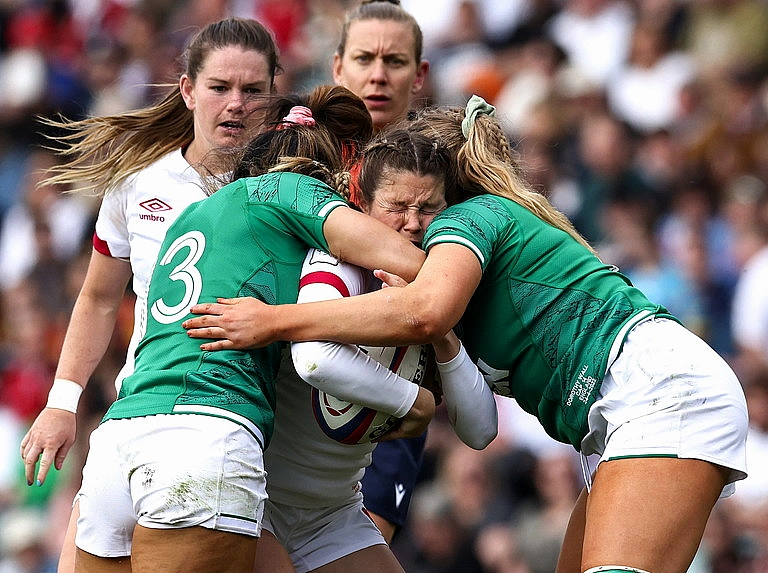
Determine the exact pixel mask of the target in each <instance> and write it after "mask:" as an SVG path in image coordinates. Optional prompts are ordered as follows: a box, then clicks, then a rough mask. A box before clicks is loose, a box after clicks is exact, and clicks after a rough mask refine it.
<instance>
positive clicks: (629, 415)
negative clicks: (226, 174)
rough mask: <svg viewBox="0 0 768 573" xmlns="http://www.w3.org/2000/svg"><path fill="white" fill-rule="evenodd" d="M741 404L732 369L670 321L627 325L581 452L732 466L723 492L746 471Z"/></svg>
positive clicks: (743, 408) (730, 490)
mask: <svg viewBox="0 0 768 573" xmlns="http://www.w3.org/2000/svg"><path fill="white" fill-rule="evenodd" d="M747 421H748V419H747V404H746V400H745V398H744V391H743V390H742V387H741V384H740V383H739V380H738V379H737V378H736V375H735V374H734V373H733V371H732V370H731V368H730V367H729V366H728V364H726V362H725V360H723V359H722V358H721V357H720V356H719V355H718V354H717V353H716V352H715V351H714V350H712V349H711V348H710V347H709V346H708V345H707V344H706V343H705V342H704V341H703V340H701V339H700V338H699V337H698V336H696V335H695V334H693V333H691V332H690V331H688V330H687V329H685V328H684V327H683V326H681V325H680V324H678V323H677V322H675V321H673V320H669V319H665V318H652V319H648V320H645V321H643V322H641V323H639V324H637V325H636V326H635V327H633V328H632V330H630V331H629V335H628V336H627V339H626V341H625V343H624V347H623V348H622V351H621V353H620V354H619V356H618V357H617V359H616V360H615V361H614V363H613V364H612V365H611V367H610V368H609V369H608V373H607V375H606V376H605V379H604V380H603V384H602V386H601V388H600V394H599V396H598V400H597V401H596V402H595V403H594V404H593V405H592V407H591V408H590V410H589V433H588V434H587V436H586V437H585V438H584V440H583V441H582V443H581V450H582V453H583V454H585V455H589V454H598V455H600V461H605V460H611V459H616V458H626V457H654V456H669V457H678V458H694V459H699V460H705V461H708V462H711V463H713V464H717V465H720V466H723V467H726V468H730V469H731V473H730V475H729V477H728V485H727V486H726V488H725V489H724V490H723V496H727V495H730V494H731V493H733V490H734V486H733V482H735V481H737V480H740V479H744V478H745V477H746V475H747V474H746V447H745V444H746V437H747Z"/></svg>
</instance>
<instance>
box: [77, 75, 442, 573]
mask: <svg viewBox="0 0 768 573" xmlns="http://www.w3.org/2000/svg"><path fill="white" fill-rule="evenodd" d="M285 102H290V103H294V104H298V103H304V104H305V105H303V106H302V105H294V106H293V107H292V108H291V109H290V113H288V114H287V115H286V116H285V117H284V119H283V120H282V121H281V122H279V123H278V125H277V126H276V128H275V129H272V130H269V131H267V132H265V133H263V134H261V135H259V136H257V137H256V138H255V139H254V140H253V141H252V142H251V143H250V144H249V145H248V147H247V149H246V150H245V153H244V156H243V158H242V160H241V162H240V164H239V165H238V167H237V168H236V169H235V172H234V177H235V179H236V180H235V181H234V182H232V183H230V184H228V185H226V186H224V187H223V188H221V189H220V190H218V191H217V192H216V193H215V194H213V195H212V196H211V197H210V198H208V199H205V200H204V201H201V202H198V203H196V204H194V205H191V206H189V207H188V208H187V209H186V210H185V211H184V212H183V213H182V214H181V215H180V216H179V218H178V219H177V221H176V222H175V223H174V224H173V225H171V227H170V228H169V230H168V232H167V234H166V238H165V240H164V242H163V244H162V247H161V249H160V254H159V258H158V260H157V263H156V265H155V269H154V272H153V274H152V279H151V281H150V287H149V293H148V297H147V303H146V305H145V309H144V314H143V317H144V319H145V320H146V330H145V335H144V337H143V339H142V340H141V342H140V343H139V346H138V349H137V354H136V367H135V371H134V372H133V374H131V375H130V376H128V377H126V379H125V380H124V381H123V384H122V386H121V389H120V394H119V396H118V399H117V401H116V402H115V403H114V404H113V405H112V406H111V407H110V408H109V410H108V411H107V414H106V415H105V417H104V420H103V422H102V424H101V425H100V426H99V427H98V428H97V429H96V430H95V431H94V432H93V434H92V435H91V447H90V451H89V455H88V460H87V461H86V465H85V468H84V469H83V484H82V487H81V489H80V492H79V493H78V501H79V504H80V518H79V520H78V527H77V536H76V540H75V541H76V545H77V547H78V550H77V556H76V563H75V569H76V571H105V570H106V571H112V570H115V571H118V570H126V571H127V570H131V568H133V570H142V571H149V570H157V571H161V570H168V571H170V570H173V571H181V570H184V571H248V572H250V571H251V570H252V569H253V563H254V555H255V550H256V545H257V543H256V541H257V539H258V536H259V533H260V529H261V516H262V512H263V503H264V499H265V496H266V492H265V479H266V476H265V472H264V465H263V449H264V448H266V447H267V445H268V443H269V439H270V437H271V433H272V424H273V416H274V401H275V389H274V380H275V374H276V372H277V367H278V364H279V357H280V347H279V345H270V346H267V347H264V348H260V349H255V350H246V351H240V350H236V351H228V352H224V353H209V352H200V349H199V347H198V344H197V343H196V341H193V340H191V339H189V338H188V337H187V336H186V333H185V332H184V330H183V329H182V328H181V327H180V323H181V321H182V320H184V319H185V318H187V317H189V308H190V307H191V306H192V305H194V304H196V303H197V302H206V301H214V300H216V299H215V297H216V296H217V295H222V294H224V295H228V296H232V297H235V296H243V295H250V296H253V297H255V298H258V299H259V300H261V301H264V302H267V303H270V304H277V303H283V302H295V301H296V297H297V293H298V284H299V274H300V271H301V266H302V263H303V260H304V257H305V255H306V253H307V250H308V248H309V247H315V248H320V249H323V250H326V251H328V252H331V253H334V254H335V255H336V256H338V257H339V258H340V259H342V260H346V261H349V262H351V263H353V264H357V265H361V266H364V267H367V268H371V269H374V268H388V269H392V270H394V271H396V272H402V273H404V274H405V275H406V276H408V277H409V278H413V277H414V276H415V274H416V272H417V270H418V268H419V267H420V265H421V263H422V262H423V259H424V254H423V252H422V251H421V250H420V249H418V248H417V247H415V246H413V245H412V244H411V243H410V241H408V240H407V239H406V238H405V237H402V236H401V235H399V234H398V233H397V232H396V231H394V230H393V229H390V228H389V227H388V226H386V225H384V224H383V223H379V222H378V221H375V220H373V219H372V218H371V217H368V216H367V215H364V214H362V213H360V212H357V211H355V210H353V209H350V208H349V207H348V205H347V203H346V202H345V201H344V200H343V199H342V197H341V195H339V194H337V193H336V192H335V191H334V189H333V188H331V187H330V185H333V186H334V188H336V187H337V185H338V186H340V187H343V182H344V180H345V179H344V178H341V179H340V180H338V179H339V178H337V176H336V175H335V174H339V173H343V163H342V157H341V155H342V151H341V150H342V149H343V148H344V147H345V144H348V143H350V140H352V139H354V138H360V139H365V137H367V135H368V134H370V132H371V125H370V115H369V114H368V112H367V110H366V109H365V106H364V105H363V103H362V101H361V100H360V99H359V98H357V97H356V96H354V94H352V93H351V92H349V91H348V90H347V89H346V88H341V87H321V88H317V89H316V90H315V91H314V92H313V93H312V94H311V95H310V97H309V98H308V99H307V101H306V102H299V101H293V98H290V97H287V98H277V99H276V103H275V104H274V107H275V108H276V109H283V108H285V107H286V106H285ZM346 180H348V177H347V178H346ZM368 240H373V243H371V245H370V246H367V241H368ZM382 246H385V247H386V248H382ZM433 412H434V398H433V397H432V394H431V393H430V392H429V391H427V390H425V389H420V390H419V395H418V397H417V398H416V402H415V403H414V406H413V407H412V408H411V411H410V412H409V413H408V414H407V415H406V418H404V420H405V421H406V424H411V425H412V426H413V434H414V435H418V434H420V433H421V432H423V431H424V428H425V427H426V424H427V423H428V422H429V420H430V418H431V416H432V414H433ZM128 555H130V559H127V556H128Z"/></svg>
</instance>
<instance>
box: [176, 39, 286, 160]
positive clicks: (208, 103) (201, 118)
mask: <svg viewBox="0 0 768 573" xmlns="http://www.w3.org/2000/svg"><path fill="white" fill-rule="evenodd" d="M179 87H180V89H181V94H182V97H183V98H184V102H185V103H186V104H187V108H188V109H190V110H192V113H193V114H194V122H195V137H194V140H193V141H192V143H191V144H190V146H189V148H188V149H187V152H186V157H187V160H188V161H189V162H190V163H194V162H199V161H201V160H202V159H203V158H204V157H205V155H206V154H207V153H208V152H210V151H211V150H213V149H216V148H221V147H226V148H230V147H235V146H238V145H244V144H245V143H246V142H247V140H248V139H249V138H250V137H252V136H253V134H254V129H255V127H256V126H258V125H259V120H260V117H259V116H260V114H256V113H254V111H255V110H256V108H257V105H258V101H259V98H258V97H256V96H259V95H263V94H268V93H269V92H270V91H271V90H272V78H271V74H270V68H269V63H268V61H267V57H266V56H265V55H264V54H263V53H262V52H257V51H255V50H245V49H243V48H242V47H240V46H227V47H224V48H220V49H218V50H212V51H211V52H210V53H209V54H208V57H207V58H206V59H205V61H204V62H203V66H202V68H201V69H200V72H199V73H198V76H197V79H196V80H194V81H193V80H192V78H190V77H189V76H187V75H186V74H184V75H182V76H181V79H180V80H179Z"/></svg>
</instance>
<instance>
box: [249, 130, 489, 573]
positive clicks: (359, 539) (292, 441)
mask: <svg viewBox="0 0 768 573" xmlns="http://www.w3.org/2000/svg"><path fill="white" fill-rule="evenodd" d="M399 133H400V134H401V135H403V136H404V137H402V138H400V139H397V140H387V139H380V140H379V141H378V143H377V144H375V145H373V146H371V147H370V148H368V149H367V150H366V152H365V153H364V161H363V167H362V172H361V176H360V181H359V183H360V191H361V198H362V201H361V202H362V206H363V210H364V211H365V212H367V213H368V214H369V215H372V216H373V217H374V218H376V219H379V220H381V221H383V222H384V223H387V224H388V225H390V226H391V227H392V228H394V229H395V230H397V231H398V232H400V234H402V235H404V236H405V237H407V238H408V239H409V240H410V241H412V242H414V243H417V244H420V243H421V240H422V238H423V236H424V232H425V231H426V228H427V225H428V224H429V222H430V221H431V220H432V219H433V218H434V217H435V215H437V214H438V213H439V212H440V211H441V210H442V209H443V208H445V206H446V201H445V195H446V181H447V182H452V178H451V177H450V175H449V173H450V159H449V156H448V154H447V150H446V149H440V148H436V147H435V146H434V145H433V144H432V141H431V140H428V139H427V138H425V137H418V136H412V134H409V133H406V132H399ZM374 156H375V157H374ZM392 171H397V172H398V173H404V174H405V176H406V177H408V180H407V182H406V183H405V184H400V185H397V186H393V185H391V183H390V178H389V177H388V176H389V175H390V174H391V172H392ZM448 193H452V190H451V189H449V190H448ZM379 288H381V282H380V281H379V280H378V279H376V278H375V277H374V276H373V275H372V274H371V273H370V272H369V271H366V270H365V269H361V268H360V267H356V266H353V265H349V264H347V263H343V262H341V261H339V260H338V259H336V258H335V257H333V256H331V255H328V254H327V253H323V252H322V251H318V250H311V251H310V252H309V254H308V255H307V258H306V259H305V261H304V267H303V269H302V278H301V290H300V291H299V299H298V300H299V302H312V301H317V300H325V299H328V298H338V297H344V296H355V295H359V294H364V293H367V292H371V291H372V290H376V289H379ZM292 355H293V360H294V365H295V367H296V371H297V372H298V373H299V374H300V375H301V376H302V377H303V378H304V379H305V380H306V381H307V382H309V383H311V384H312V385H313V386H315V387H317V388H318V389H320V390H323V391H327V392H329V393H331V394H334V395H336V396H337V397H339V398H342V399H344V400H348V401H350V402H352V403H356V404H361V405H364V406H367V407H370V408H373V409H375V410H379V411H384V412H387V413H389V414H392V415H394V416H397V417H402V416H403V415H404V414H405V412H406V411H407V409H408V407H409V406H410V404H411V403H412V401H413V399H414V398H413V395H414V393H415V392H416V390H417V388H416V385H415V384H413V383H412V382H410V381H408V380H405V379H403V378H401V377H400V376H398V375H397V374H394V373H393V372H390V371H389V370H387V369H386V368H382V367H381V366H380V365H379V364H378V363H377V362H376V361H375V360H373V359H372V358H370V357H369V356H368V355H367V354H366V353H364V352H363V351H361V350H360V349H359V348H358V347H357V346H354V345H338V344H335V343H324V342H305V343H297V344H293V345H292ZM435 355H436V358H437V360H438V371H439V374H440V382H441V386H442V391H443V394H444V396H445V403H446V406H447V408H448V412H449V418H450V420H451V421H452V423H453V425H454V428H455V429H456V432H457V434H458V435H459V437H460V438H461V439H462V440H463V441H464V442H465V443H467V445H469V446H471V447H473V448H476V449H482V448H484V447H485V446H487V445H488V444H489V443H490V442H491V440H493V438H494V437H495V436H496V430H497V423H496V422H497V414H496V404H495V401H494V398H493V394H492V392H491V389H490V387H489V386H488V385H487V384H486V383H485V381H484V380H483V378H482V376H481V375H480V373H479V371H478V370H477V368H475V366H474V364H472V362H471V361H470V360H469V359H468V357H467V354H466V352H465V351H464V350H463V348H462V347H461V344H460V342H459V340H458V338H456V336H455V334H453V332H452V331H451V332H449V333H448V334H447V335H446V337H445V338H444V339H443V340H441V341H440V342H439V343H437V344H435ZM283 368H284V369H286V368H285V366H284V367H283ZM286 370H287V369H286ZM291 370H292V369H291ZM289 371H290V370H289ZM339 386H342V387H343V391H344V393H343V395H339V394H338V391H335V390H334V389H336V388H339ZM276 391H277V407H276V416H275V433H274V435H273V438H272V442H271V444H270V447H269V448H268V449H267V451H266V452H265V465H266V468H267V472H268V475H269V477H268V480H267V492H268V493H269V500H268V501H267V503H266V508H265V524H264V527H265V528H266V529H268V530H270V531H272V532H273V533H275V535H276V537H277V538H278V539H279V540H280V542H281V543H282V544H283V545H284V546H285V548H286V549H287V550H288V552H289V554H290V555H291V558H292V559H293V563H294V566H295V567H296V571H297V572H298V573H305V572H307V571H314V570H316V569H318V568H320V567H322V568H323V569H322V570H323V571H324V572H325V573H331V572H334V571H338V572H340V573H342V572H344V573H352V572H355V571H360V572H367V571H377V572H382V573H383V572H387V571H400V570H401V568H400V567H399V565H398V564H397V563H395V562H394V561H393V560H392V558H391V553H390V551H389V549H388V548H387V545H386V541H385V539H384V537H383V536H382V533H381V532H380V531H379V529H378V528H377V527H376V526H375V525H374V523H373V521H372V520H371V518H370V517H369V516H368V515H367V513H366V512H365V510H364V506H363V501H364V500H363V497H364V495H363V494H364V492H363V491H361V484H360V480H361V479H362V477H363V475H364V472H365V468H366V467H367V466H368V465H369V464H370V463H371V456H372V454H373V452H374V449H375V447H376V445H375V444H372V443H365V444H354V445H351V444H341V443H339V442H337V441H335V440H333V439H331V438H329V437H328V436H327V435H325V434H324V433H323V431H322V430H321V429H320V426H319V425H318V423H317V422H316V420H315V416H314V414H313V410H312V400H311V393H312V388H311V387H310V386H309V385H308V384H306V383H304V382H302V381H301V380H300V379H298V378H297V377H296V376H292V375H284V376H281V377H280V378H279V380H278V382H277V384H276ZM467 406H470V407H469V408H467ZM259 567H260V569H259V571H267V570H269V564H268V563H260V564H259Z"/></svg>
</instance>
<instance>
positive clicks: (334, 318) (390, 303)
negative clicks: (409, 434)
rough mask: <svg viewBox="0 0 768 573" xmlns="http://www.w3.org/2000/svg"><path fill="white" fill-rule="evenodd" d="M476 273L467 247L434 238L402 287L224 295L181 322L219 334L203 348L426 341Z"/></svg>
mask: <svg viewBox="0 0 768 573" xmlns="http://www.w3.org/2000/svg"><path fill="white" fill-rule="evenodd" d="M340 210H342V209H337V211H340ZM361 266H364V265H361ZM398 274H399V273H398ZM404 278H406V279H407V276H404ZM481 278H482V269H481V267H480V263H479V261H478V259H477V257H476V256H475V255H474V254H473V252H472V251H471V250H470V249H468V248H467V247H465V246H463V245H459V244H453V243H445V244H438V245H435V246H434V247H432V249H431V250H430V253H429V256H428V257H427V260H426V262H425V263H424V266H423V267H422V269H421V271H420V272H419V274H418V276H417V277H416V280H414V281H413V282H412V283H410V284H409V285H408V286H406V287H404V288H396V289H393V288H388V289H382V290H379V291H377V292H373V293H369V294H363V295H360V296H354V297H349V298H345V299H339V300H331V301H324V302H313V303H306V304H301V305H265V304H263V303H260V302H259V301H257V300H256V299H221V300H220V301H219V302H218V303H207V304H200V305H196V306H194V307H193V308H192V312H193V313H194V314H201V315H205V316H198V317H195V318H192V319H189V320H186V321H184V323H183V326H184V328H186V329H187V330H188V334H189V335H190V336H191V337H193V338H209V339H216V340H214V341H213V342H205V343H203V344H202V345H201V348H202V349H203V350H206V351H210V350H221V349H226V348H249V347H257V346H264V345H266V344H270V343H272V342H275V341H277V340H294V341H307V340H332V341H335V342H342V343H349V344H366V345H371V346H402V345H406V344H424V343H430V342H432V341H433V340H436V339H438V338H440V337H442V336H443V335H445V333H446V332H448V331H449V330H450V329H451V328H453V326H454V325H455V324H456V323H457V322H458V321H459V319H460V318H461V316H462V314H463V313H464V310H465V309H466V307H467V304H468V302H469V300H470V298H471V297H472V295H473V294H474V292H475V289H476V288H477V285H478V284H479V283H480V279H481Z"/></svg>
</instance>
